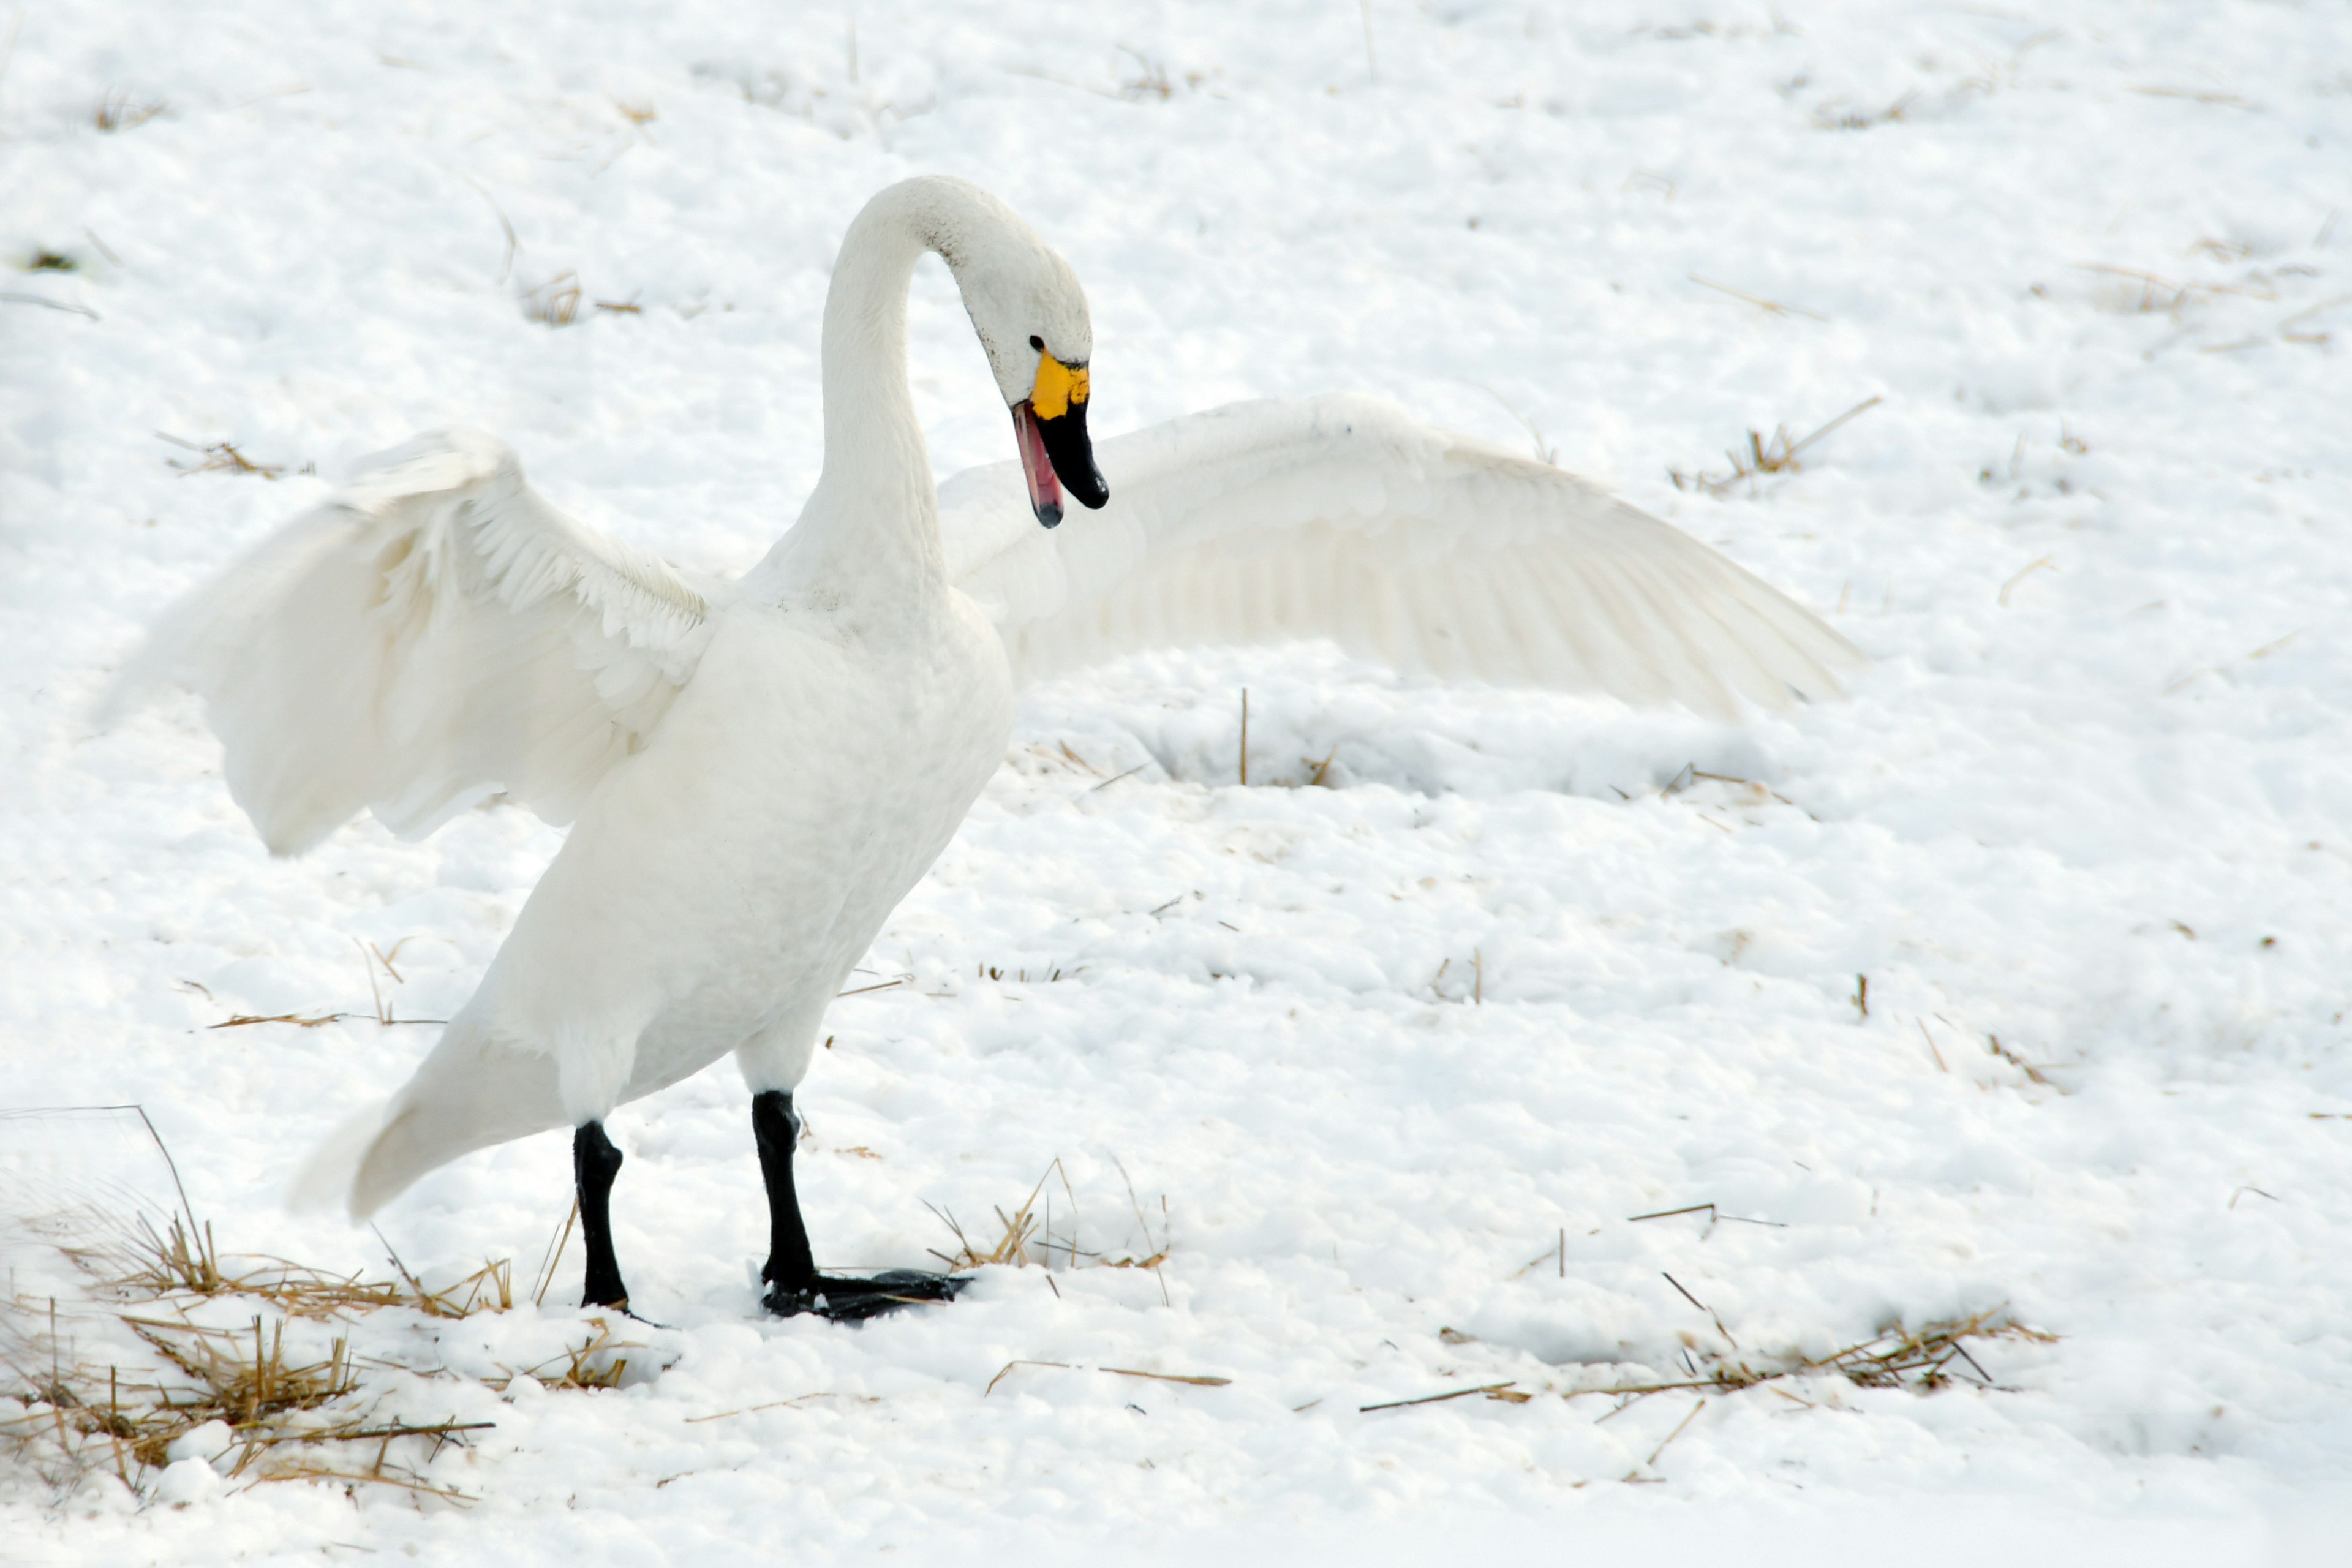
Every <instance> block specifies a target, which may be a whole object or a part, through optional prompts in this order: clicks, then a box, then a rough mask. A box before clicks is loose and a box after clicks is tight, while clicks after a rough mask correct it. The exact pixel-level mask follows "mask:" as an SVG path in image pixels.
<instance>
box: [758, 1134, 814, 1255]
mask: <svg viewBox="0 0 2352 1568" xmlns="http://www.w3.org/2000/svg"><path fill="white" fill-rule="evenodd" d="M751 1136H752V1138H753V1139H754V1140H755V1141H756V1142H758V1143H759V1145H760V1175H761V1179H762V1180H764V1181H765V1182H766V1183H767V1185H768V1266H767V1267H766V1268H762V1269H761V1270H760V1278H761V1279H765V1280H766V1281H767V1282H768V1283H769V1284H771V1285H772V1286H774V1287H775V1288H776V1289H774V1290H772V1291H771V1292H770V1294H771V1295H776V1294H779V1293H787V1294H789V1293H799V1292H805V1291H807V1290H809V1289H813V1288H814V1286H815V1284H816V1258H815V1256H814V1254H812V1253H811V1252H810V1251H809V1238H808V1226H806V1225H805V1224H803V1222H802V1220H801V1200H800V1194H798V1193H796V1192H794V1191H793V1145H794V1144H796V1143H798V1142H800V1138H801V1119H800V1118H799V1117H797V1116H795V1115H793V1097H792V1096H791V1095H789V1094H786V1093H784V1092H783V1091H782V1089H770V1090H768V1091H767V1092H766V1093H765V1094H755V1095H753V1096H752V1097H751Z"/></svg>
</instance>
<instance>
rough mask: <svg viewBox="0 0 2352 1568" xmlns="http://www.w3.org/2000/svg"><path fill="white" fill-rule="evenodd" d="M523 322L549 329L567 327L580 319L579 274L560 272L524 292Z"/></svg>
mask: <svg viewBox="0 0 2352 1568" xmlns="http://www.w3.org/2000/svg"><path fill="white" fill-rule="evenodd" d="M522 314H523V319H524V320H525V321H538V322H541V323H542V324H543V325H546V326H550V327H568V326H570V325H571V324H572V322H573V321H577V320H579V319H580V275H579V274H578V273H576V272H559V273H557V274H556V275H555V276H554V277H552V278H551V279H548V280H547V281H546V282H544V283H541V284H540V285H539V286H538V287H536V288H533V289H525V290H524V291H523V296H522Z"/></svg>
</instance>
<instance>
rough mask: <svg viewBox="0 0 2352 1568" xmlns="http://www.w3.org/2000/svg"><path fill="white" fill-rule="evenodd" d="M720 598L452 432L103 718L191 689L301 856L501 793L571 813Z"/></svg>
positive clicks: (262, 567)
mask: <svg viewBox="0 0 2352 1568" xmlns="http://www.w3.org/2000/svg"><path fill="white" fill-rule="evenodd" d="M717 588H718V585H717V584H707V583H700V582H697V581H692V580H689V579H688V577H686V576H685V575H684V574H680V573H678V572H677V571H675V570H673V569H672V568H671V567H669V566H668V565H667V564H666V563H663V562H661V561H659V560H657V559H656V558H655V557H653V556H651V555H647V554H645V553H643V552H639V551H635V550H632V549H630V548H628V547H627V546H625V545H624V544H621V543H620V542H617V541H615V540H613V539H610V538H608V537H606V536H604V534H601V533H599V532H597V531H595V530H593V529H591V528H587V527H584V526H583V525H582V524H580V523H578V522H575V521H572V519H570V518H568V517H566V516H564V515H563V514H562V512H560V511H558V510H555V509H554V508H553V507H551V506H550V505H549V504H548V503H547V502H546V501H545V500H541V498H540V497H539V496H538V495H537V494H536V493H534V492H533V491H532V490H531V489H530V486H529V485H527V484H525V483H524V482H523V477H522V467H521V465H520V463H519V462H518V461H517V460H516V458H515V455H514V453H513V452H512V451H511V450H509V448H508V447H506V446H505V444H504V443H502V442H500V441H498V440H497V439H495V438H493V437H488V436H486V435H483V434H482V433H480V432H479V431H472V430H442V431H435V432H432V433H431V434H428V435H425V436H420V437H417V438H416V439H415V440H413V441H410V442H409V443H407V444H406V445H404V446H402V447H395V448H394V449H393V450H392V451H389V452H386V453H384V454H383V455H382V456H381V457H378V458H373V459H371V460H370V461H369V463H368V464H366V465H365V466H364V467H363V468H362V471H361V472H360V473H359V474H358V476H357V477H356V478H355V479H353V480H352V483H351V485H350V486H349V487H348V488H346V489H343V490H342V491H341V492H340V493H339V494H337V495H335V496H334V497H332V498H331V499H330V500H327V501H325V502H323V503H322V504H320V506H318V507H315V508H313V509H312V510H310V511H308V512H305V513H303V514H302V515H301V516H299V517H298V518H296V519H295V520H294V521H292V522H290V523H289V524H288V525H287V526H286V527H285V528H283V529H281V530H280V531H278V533H276V534H275V535H273V536H272V537H271V538H269V539H268V540H267V541H265V542H263V543H262V544H260V545H259V546H258V547H257V548H256V549H254V550H253V551H252V552H249V553H247V555H246V556H245V557H244V558H243V559H241V560H239V561H238V562H236V563H235V564H234V565H232V566H230V567H229V568H228V570H227V571H226V572H225V573H223V574H221V575H220V576H219V577H217V578H216V579H215V580H214V581H213V582H212V583H210V584H207V585H205V587H202V588H200V589H198V590H196V591H195V592H194V593H193V594H191V595H188V597H187V598H185V599H184V600H183V601H182V602H181V603H180V604H179V605H177V606H176V607H175V608H174V609H173V611H172V612H171V613H170V614H169V615H168V616H165V618H164V619H163V622H162V624H161V625H160V626H158V627H157V628H156V631H155V633H154V635H153V636H152V637H151V638H150V640H149V642H148V645H147V647H145V648H144V649H143V650H142V652H141V653H140V655H139V656H138V658H136V659H135V660H134V661H133V662H132V663H131V666H130V667H129V668H126V669H125V670H124V672H123V674H122V675H121V678H120V679H118V681H117V682H116V685H115V688H114V689H113V691H112V692H111V693H110V696H109V698H108V700H107V704H106V711H105V712H102V713H101V718H104V717H107V716H109V715H110V714H111V713H113V712H119V711H120V710H121V709H122V708H123V707H125V706H127V705H128V704H129V703H130V702H131V700H135V699H136V698H138V697H139V696H140V695H142V693H143V692H144V691H145V690H146V689H149V688H151V687H152V686H154V685H156V684H159V683H161V682H163V681H172V680H176V681H184V682H185V683H186V684H188V685H190V686H193V687H194V689H196V690H197V691H198V692H199V693H201V694H202V695H203V696H204V698H205V701H206V704H207V713H208V717H209V719H210V721H211V723H212V727H213V729H214V730H215V732H217V733H218V734H219V736H220V738H221V741H222V742H223V744H224V746H225V748H226V773H227V777H228V785H229V792H230V794H231V795H233V796H234V797H235V798H236V803H237V804H238V805H240V806H242V807H244V808H245V811H246V814H247V816H250V817H251V818H252V819H253V824H254V826H255V827H256V828H257V830H258V831H259V832H260V834H261V837H262V838H263V840H264V841H265V842H266V843H268V846H269V847H270V848H271V849H272V850H273V851H275V852H277V853H278V854H281V855H296V854H300V853H301V852H302V851H303V850H305V849H308V848H310V847H311V846H312V845H314V844H316V843H318V841H319V840H320V839H321V838H323V837H326V836H327V835H328V834H329V833H331V832H332V831H333V830H334V829H335V828H336V827H337V826H340V825H341V824H342V823H343V822H345V821H347V820H348V819H350V818H351V817H352V816H354V815H356V814H357V813H358V812H359V811H361V810H362V809H363V808H365V809H372V810H373V811H374V813H375V814H376V816H379V817H380V818H382V819H383V822H384V824H385V826H389V827H391V828H392V829H393V830H394V832H396V833H399V834H402V835H403V836H404V837H415V836H418V835H421V834H425V833H428V832H430V831H431V830H432V829H433V828H435V827H436V826H439V825H440V824H441V823H443V822H445V821H446V820H447V819H448V818H449V817H450V816H454V815H456V814H457V812H459V811H462V810H464V809H465V808H466V807H467V806H468V805H473V804H475V803H477V802H478V801H481V800H484V799H487V798H488V796H490V795H495V794H498V793H499V792H500V791H504V792H505V793H506V794H508V795H511V796H513V797H514V798H516V799H518V800H520V801H522V802H524V803H525V804H527V805H530V807H531V808H532V809H533V810H535V811H537V812H538V813H539V815H540V816H543V817H545V818H547V819H548V820H549V821H550V822H555V823H562V822H568V821H570V820H571V818H572V814H573V813H574V812H575V811H577V810H578V808H579V806H580V804H581V802H582V801H583V799H584V798H585V797H586V795H587V794H588V791H589V789H590V788H591V787H592V786H593V785H594V784H595V782H596V781H597V779H599V778H600V777H602V776H603V775H604V772H605V770H606V769H608V768H610V767H611V766H612V764H613V763H614V762H615V761H617V760H618V759H619V758H621V757H623V756H625V755H627V754H628V753H629V752H630V751H632V750H634V749H635V747H636V746H637V745H639V744H640V743H642V741H643V738H644V737H645V736H646V734H647V733H649V732H650V731H652V729H653V727H654V726H655V725H656V724H657V723H658V722H660V720H661V717H662V715H663V713H665V712H666V711H667V710H668V708H669V704H670V701H671V700H672V699H673V698H674V697H676V696H677V691H678V689H679V688H681V687H682V686H684V685H685V684H686V682H687V680H688V678H690V677H691V676H692V674H693V673H694V668H695V665H696V662H697V661H698V659H699V658H700V657H701V653H702V648H703V646H704V644H705V643H707V642H708V641H709V631H710V626H709V621H710V616H711V595H712V594H713V593H714V592H715V591H716V590H717Z"/></svg>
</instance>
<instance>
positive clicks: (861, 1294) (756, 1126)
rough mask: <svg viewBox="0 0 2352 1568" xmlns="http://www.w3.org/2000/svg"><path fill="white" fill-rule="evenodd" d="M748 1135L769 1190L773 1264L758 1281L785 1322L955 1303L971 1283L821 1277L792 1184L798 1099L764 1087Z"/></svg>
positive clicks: (940, 1277)
mask: <svg viewBox="0 0 2352 1568" xmlns="http://www.w3.org/2000/svg"><path fill="white" fill-rule="evenodd" d="M751 1134H752V1136H753V1137H754V1138H755V1139H756V1140H757V1141H758V1142H759V1146H760V1174H761V1177H762V1179H763V1180H764V1181H765V1182H766V1183H767V1187H768V1263H767V1267H766V1268H762V1269H761V1270H760V1278H761V1279H764V1280H766V1281H767V1283H768V1289H767V1293H766V1294H765V1295H764V1296H762V1297H761V1305H762V1306H764V1307H766V1308H767V1309H768V1310H769V1311H771V1312H773V1313H774V1314H775V1315H776V1316H778V1317H780V1318H794V1317H798V1316H799V1315H800V1314H802V1313H803V1312H814V1313H815V1314H816V1315H817V1316H819V1317H822V1318H830V1319H832V1320H833V1321H835V1322H836V1323H862V1322H864V1321H866V1319H868V1318H878V1317H880V1316H881V1315H882V1314H883V1313H885V1312H895V1311H897V1310H898V1309H899V1308H901V1307H912V1306H919V1305H921V1304H923V1303H925V1302H931V1301H952V1300H955V1299H956V1292H957V1291H959V1290H961V1289H963V1288H964V1287H965V1286H966V1285H968V1284H970V1283H971V1281H970V1280H969V1279H958V1278H956V1277H954V1276H953V1275H948V1274H925V1273H922V1272H920V1271H919V1270H916V1269H912V1268H892V1269H888V1270H886V1271H885V1272H883V1273H880V1274H877V1275H875V1276H873V1277H872V1278H871V1279H857V1278H855V1277H853V1276H845V1275H837V1274H820V1273H818V1272H817V1270H816V1259H815V1258H814V1255H813V1254H811V1252H810V1251H809V1239H808V1227H807V1226H805V1225H803V1224H802V1223H801V1203H800V1194H799V1193H798V1192H797V1191H795V1190H794V1188H793V1149H794V1148H795V1147H796V1146H797V1145H798V1144H799V1142H800V1137H801V1119H800V1118H799V1117H798V1116H796V1115H794V1114H793V1097H792V1096H791V1095H789V1094H787V1093H785V1092H784V1091H783V1090H782V1089H766V1090H763V1091H761V1093H759V1094H755V1095H753V1096H752V1097H751Z"/></svg>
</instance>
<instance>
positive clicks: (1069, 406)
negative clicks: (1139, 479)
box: [1013, 353, 1110, 528]
mask: <svg viewBox="0 0 2352 1568" xmlns="http://www.w3.org/2000/svg"><path fill="white" fill-rule="evenodd" d="M1013 436H1014V437H1015V438H1016V439H1017V440H1018V441H1019V442H1020V445H1021V477H1022V478H1023V479H1026V480H1027V481H1028V483H1029V507H1030V510H1033V511H1034V512H1035V513H1036V514H1037V521H1039V522H1042V523H1044V524H1045V526H1046V527H1047V528H1051V527H1053V526H1054V525H1055V523H1057V522H1059V521H1062V492H1063V490H1065V489H1067V490H1068V491H1069V492H1070V493H1071V494H1072V495H1074V496H1076V497H1077V498H1078V500H1079V501H1080V502H1081V503H1083V504H1084V505H1086V506H1087V508H1089V509H1093V508H1097V507H1099V506H1101V505H1102V504H1103V503H1104V502H1105V501H1107V500H1110V487H1109V486H1108V485H1107V484H1105V483H1104V482H1103V477H1102V470H1100V469H1099V468H1096V467H1095V448H1094V443H1093V442H1092V441H1090V440H1088V439H1087V367H1086V366H1084V365H1082V364H1080V365H1068V364H1064V363H1062V362H1061V361H1060V360H1057V359H1055V357H1054V356H1053V355H1052V354H1049V353H1040V354H1039V355H1038V356H1037V383H1036V385H1035V387H1034V389H1032V391H1031V392H1030V394H1029V395H1028V396H1027V397H1026V398H1024V400H1022V401H1021V402H1019V403H1016V404H1014V405H1013Z"/></svg>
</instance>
